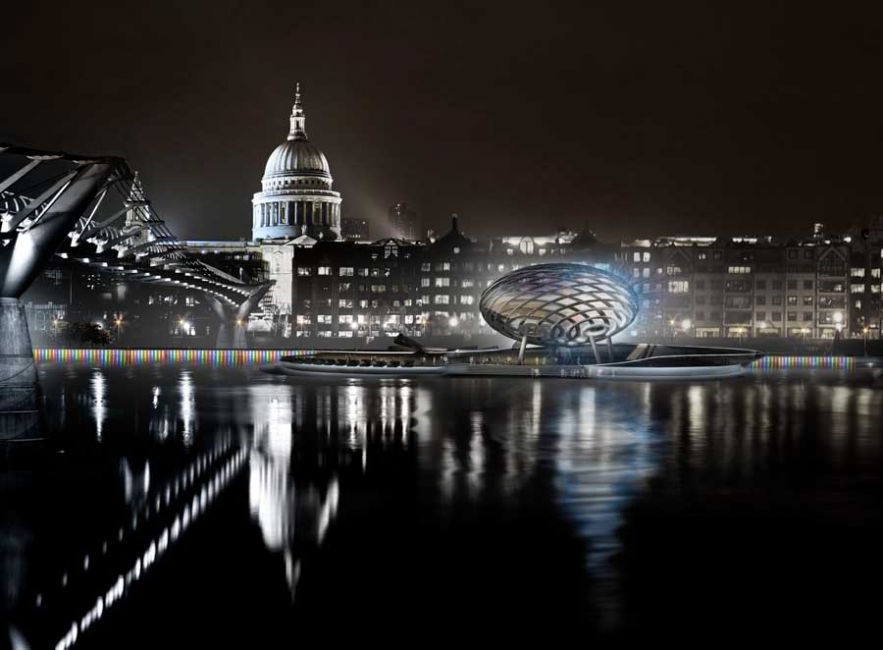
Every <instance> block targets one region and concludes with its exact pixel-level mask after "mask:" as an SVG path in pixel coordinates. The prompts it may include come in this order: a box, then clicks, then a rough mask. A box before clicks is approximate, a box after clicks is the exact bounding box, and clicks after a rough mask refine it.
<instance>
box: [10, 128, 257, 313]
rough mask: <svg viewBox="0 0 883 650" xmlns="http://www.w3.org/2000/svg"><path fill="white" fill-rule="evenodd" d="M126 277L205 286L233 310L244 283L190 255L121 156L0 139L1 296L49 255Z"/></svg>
mask: <svg viewBox="0 0 883 650" xmlns="http://www.w3.org/2000/svg"><path fill="white" fill-rule="evenodd" d="M54 253H55V254H58V255H59V256H60V257H63V258H67V259H73V260H76V261H79V262H81V263H83V264H86V265H89V266H92V267H95V268H96V269H98V270H101V271H106V272H111V273H117V274H119V275H123V276H125V277H127V278H131V279H133V280H139V281H142V282H148V283H161V284H167V285H175V286H178V287H182V288H186V289H192V290H197V291H202V292H205V293H206V294H207V295H208V296H209V297H211V298H212V299H213V300H215V301H218V302H220V303H222V304H224V305H227V306H228V307H230V308H233V309H234V310H238V309H239V308H240V306H243V305H245V304H249V305H251V306H252V307H253V306H254V305H255V304H256V303H257V301H258V300H259V299H260V297H261V296H263V295H264V294H265V293H266V291H267V290H268V289H269V287H270V284H271V283H269V282H257V283H251V284H250V283H247V282H244V281H242V280H240V279H239V278H236V277H233V276H231V275H228V274H226V273H224V272H223V271H221V270H219V269H216V268H214V267H212V266H210V265H209V264H206V263H205V262H203V261H201V260H199V259H196V258H195V257H193V256H191V255H190V254H189V253H188V252H187V251H186V250H185V249H184V247H183V246H182V245H181V243H180V242H179V241H178V239H177V238H176V237H175V236H174V235H173V234H172V232H171V231H170V230H169V229H168V227H167V226H166V224H165V222H164V221H163V220H162V219H161V218H160V217H159V215H158V214H157V212H156V210H155V209H154V207H153V205H152V203H151V202H150V200H149V199H148V198H147V195H146V194H145V192H144V188H143V187H142V185H141V181H140V179H139V178H138V174H137V173H134V172H133V171H132V170H131V168H130V167H129V164H128V163H127V162H126V161H125V160H124V159H122V158H115V157H95V156H79V155H74V154H67V153H60V152H47V151H39V150H36V149H29V148H26V147H18V146H11V145H4V144H0V295H2V296H3V297H13V298H17V297H19V296H20V295H21V294H22V293H23V292H24V291H25V290H26V289H27V287H28V286H29V285H30V283H31V282H32V281H33V279H34V277H35V276H36V275H37V273H39V271H40V267H42V266H43V265H44V264H45V262H46V260H47V259H48V257H50V256H51V255H52V254H54Z"/></svg>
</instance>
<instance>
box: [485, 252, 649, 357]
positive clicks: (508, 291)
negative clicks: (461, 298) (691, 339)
mask: <svg viewBox="0 0 883 650" xmlns="http://www.w3.org/2000/svg"><path fill="white" fill-rule="evenodd" d="M479 306H480V309H481V315H482V317H483V318H484V319H485V321H487V323H488V325H490V326H491V327H492V328H494V329H495V330H497V331H498V332H500V333H501V334H503V335H504V336H508V337H509V338H512V339H516V340H521V341H522V349H523V345H524V343H533V344H536V345H543V346H579V345H589V344H591V345H592V347H593V348H594V346H595V343H596V342H599V341H603V340H604V339H607V340H608V341H609V340H610V338H612V337H613V336H614V335H616V334H617V333H619V332H621V331H622V330H624V329H625V328H626V327H628V326H629V324H631V322H632V321H633V320H634V319H635V316H636V315H637V313H638V297H637V295H636V294H635V292H634V290H633V289H632V288H631V286H630V285H629V284H628V283H627V282H625V281H624V280H622V279H621V278H619V277H618V276H616V275H614V274H613V273H610V272H608V271H604V270H602V269H599V268H596V267H593V266H589V265H587V264H576V263H558V264H537V265H534V266H528V267H525V268H522V269H518V270H517V271H513V272H511V273H508V274H506V275H504V276H503V277H501V278H499V279H498V280H496V281H495V282H494V283H493V284H492V285H491V286H489V287H488V288H487V289H485V291H484V293H482V295H481V302H480V305H479ZM596 356H597V355H596Z"/></svg>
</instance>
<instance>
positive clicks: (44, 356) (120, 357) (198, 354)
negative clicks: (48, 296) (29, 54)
mask: <svg viewBox="0 0 883 650" xmlns="http://www.w3.org/2000/svg"><path fill="white" fill-rule="evenodd" d="M308 354H312V351H311V350H190V349H173V350H163V349H122V348H37V349H35V350H34V359H35V360H36V361H37V363H67V364H90V365H98V366H139V365H147V364H158V365H178V364H185V365H186V364H189V365H197V366H222V367H231V366H251V365H255V364H265V363H275V362H276V361H278V360H279V357H281V356H283V355H289V356H306V355H308Z"/></svg>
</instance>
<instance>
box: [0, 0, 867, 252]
mask: <svg viewBox="0 0 883 650" xmlns="http://www.w3.org/2000/svg"><path fill="white" fill-rule="evenodd" d="M179 4H180V5H185V4H186V8H182V7H181V6H178V5H179ZM725 5H726V6H725ZM881 13H883V11H881V9H879V8H875V7H874V5H873V4H871V3H868V4H867V5H862V4H859V3H808V2H790V3H785V2H772V1H770V2H763V3H753V2H738V3H737V2H728V3H724V2H708V1H707V0H705V1H703V2H659V1H653V2H626V1H623V0H619V1H615V2H590V1H588V0H586V1H583V2H575V3H565V2H543V3H538V2H531V3H523V4H521V5H520V4H519V3H517V2H514V1H510V2H500V3H496V2H481V3H479V2H476V3H460V2H435V3H430V4H426V5H423V6H418V3H410V2H409V3H397V2H358V3H346V2H327V1H326V2H319V3H312V2H297V1H293V0H289V1H287V2H261V1H259V0H248V1H244V2H232V1H227V2H225V1H223V0H221V1H218V0H214V1H212V2H187V3H184V2H181V3H178V2H174V3H171V2H170V3H151V2H144V1H143V0H142V1H141V2H137V3H127V2H113V3H110V4H107V5H102V4H101V3H98V2H79V3H58V4H57V5H53V4H51V3H39V2H33V3H28V2H14V3H12V2H10V3H4V6H3V9H2V14H0V20H2V24H3V30H2V38H0V54H2V56H0V74H2V76H0V141H11V142H14V143H17V144H25V145H31V146H36V147H42V148H50V149H65V150H68V151H76V152H86V153H116V154H119V155H123V156H125V157H126V158H128V159H129V160H130V162H131V164H132V166H133V167H135V168H136V169H139V170H140V171H141V173H142V177H143V178H144V181H145V186H146V189H147V191H148V193H149V194H150V195H151V196H152V198H153V199H154V202H155V203H156V205H157V208H158V210H159V212H160V213H161V214H162V215H163V216H164V217H165V218H166V219H167V221H168V222H169V224H170V226H171V227H172V229H173V230H174V231H175V232H176V233H177V234H178V235H179V236H181V237H188V238H202V239H228V238H239V237H248V236H249V235H250V227H251V204H250V200H251V196H252V194H253V193H254V192H256V191H258V190H259V189H260V177H261V175H262V172H263V166H264V164H265V162H266V159H267V157H268V155H269V154H270V152H271V151H272V150H273V148H274V147H275V146H276V145H277V144H279V143H280V142H282V141H283V140H284V139H285V136H286V134H287V132H288V114H289V112H290V110H291V103H292V101H293V97H294V85H295V82H296V81H300V82H301V84H302V86H303V90H304V104H305V108H306V112H307V132H308V133H309V135H310V139H311V140H312V141H313V142H314V143H316V144H317V145H319V146H320V148H322V149H323V150H324V152H325V153H326V155H327V156H328V159H329V162H330V164H331V171H332V174H333V176H334V180H335V189H337V190H339V191H340V192H342V194H343V199H344V202H343V213H344V216H355V217H366V218H369V219H370V220H371V221H372V226H373V228H374V230H373V232H374V234H377V235H382V234H386V232H387V230H386V227H385V216H386V212H387V208H388V206H389V205H390V204H392V203H393V202H395V201H407V202H408V203H410V204H412V205H413V206H414V207H415V208H416V209H417V210H418V212H419V213H420V215H421V217H422V219H423V222H424V225H425V226H427V227H434V228H436V229H437V230H442V229H446V228H447V224H448V215H449V214H450V213H451V212H457V213H459V214H460V216H461V220H460V221H461V225H462V227H463V229H464V230H466V231H467V232H468V233H469V234H473V235H488V234H494V233H497V234H504V233H506V234H541V233H549V232H552V231H554V230H555V229H556V228H557V227H558V226H559V225H561V226H568V227H571V228H575V229H578V228H581V227H583V226H584V225H586V224H588V225H589V226H590V227H591V228H592V229H594V230H595V231H596V232H597V233H598V234H599V235H600V236H601V237H602V238H605V239H611V240H615V239H619V238H632V237H638V236H648V235H664V234H741V233H752V234H803V233H808V232H809V231H810V229H811V224H812V223H813V222H814V221H822V222H825V223H826V224H828V226H829V228H830V229H832V230H843V229H846V228H848V227H850V226H854V225H855V226H863V225H866V224H867V223H868V220H869V218H871V217H872V216H873V215H876V214H881V213H883V183H881V179H883V175H881V171H883V148H881V146H880V145H881V121H883V84H881V72H883V56H881V47H883V45H881V43H883V40H881V31H883V28H881V25H883V20H881V18H883V16H881Z"/></svg>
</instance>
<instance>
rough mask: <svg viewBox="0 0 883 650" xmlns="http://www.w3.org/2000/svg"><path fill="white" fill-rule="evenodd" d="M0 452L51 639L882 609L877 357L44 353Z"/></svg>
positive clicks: (9, 528) (600, 637)
mask: <svg viewBox="0 0 883 650" xmlns="http://www.w3.org/2000/svg"><path fill="white" fill-rule="evenodd" d="M41 381H42V386H43V391H44V395H45V415H44V420H45V423H44V430H45V432H46V434H47V436H48V441H47V442H45V443H43V444H41V445H27V446H25V445H23V444H19V445H17V446H16V445H13V446H12V447H11V448H9V449H7V452H6V458H5V460H4V461H3V466H2V472H0V490H2V491H0V497H2V510H0V542H2V557H0V572H2V573H0V578H2V585H3V589H4V592H3V601H4V606H3V610H2V613H3V615H4V616H5V618H7V620H9V621H12V623H13V624H14V626H15V628H16V630H18V633H19V634H21V635H22V636H24V637H27V638H29V639H30V641H31V644H32V646H33V647H66V646H67V645H70V644H71V643H72V644H73V645H74V646H75V647H114V648H123V647H216V646H217V647H231V646H236V645H243V646H246V647H283V646H284V647H293V646H295V645H297V644H298V643H300V644H301V647H303V646H304V645H305V646H306V647H313V645H316V644H318V643H319V642H322V643H338V642H345V641H359V642H362V643H365V642H368V643H382V644H384V645H386V646H393V647H404V646H408V647H411V646H421V645H424V644H427V643H435V642H438V641H450V642H457V643H462V644H467V645H468V644H470V643H472V642H474V641H476V640H488V641H491V642H503V641H513V640H514V641H518V640H521V641H523V640H526V639H528V638H532V637H535V636H541V637H543V638H545V639H546V640H547V641H548V642H549V643H550V644H553V645H563V644H564V642H565V640H574V639H576V640H578V641H579V642H593V641H594V642H597V643H602V644H607V643H613V642H630V641H637V640H641V641H645V640H648V639H649V640H652V641H653V642H654V643H663V642H666V643H667V642H678V643H686V642H694V641H695V642H697V643H707V645H711V646H714V645H719V644H720V643H721V642H726V641H732V640H734V639H740V640H746V641H757V642H760V641H763V640H768V639H770V638H772V637H775V638H787V639H792V640H793V639H796V638H805V639H817V638H819V636H820V635H823V634H835V635H837V636H838V637H840V639H841V640H844V639H845V638H847V637H850V636H853V635H856V636H857V635H858V634H860V633H864V632H867V631H870V630H875V629H877V627H878V626H877V620H878V618H879V617H880V616H881V614H880V612H881V597H880V595H879V592H880V589H881V578H883V564H881V552H883V546H881V542H883V525H881V524H883V490H881V487H883V486H881V476H883V432H881V429H883V427H881V415H883V378H881V377H880V375H879V374H874V373H872V372H871V371H853V372H849V373H847V372H843V373H836V372H828V371H803V372H789V373H788V374H772V373H771V374H757V375H749V376H746V377H744V378H740V379H736V380H728V381H721V382H701V383H686V382H678V383H664V382H646V383H645V382H615V383H590V382H578V381H565V380H514V381H513V380H504V379H468V378H464V379H435V380H414V381H408V380H349V381H347V380H341V381H336V382H331V383H329V382H327V381H324V380H319V381H316V380H296V379H292V378H284V377H276V376H271V375H266V374H262V373H260V372H259V371H258V370H257V369H255V368H247V369H221V368H199V367H184V366H178V367H174V366H165V367H161V366H142V367H130V368H89V367H85V366H80V367H64V366H60V365H43V366H42V369H41Z"/></svg>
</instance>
